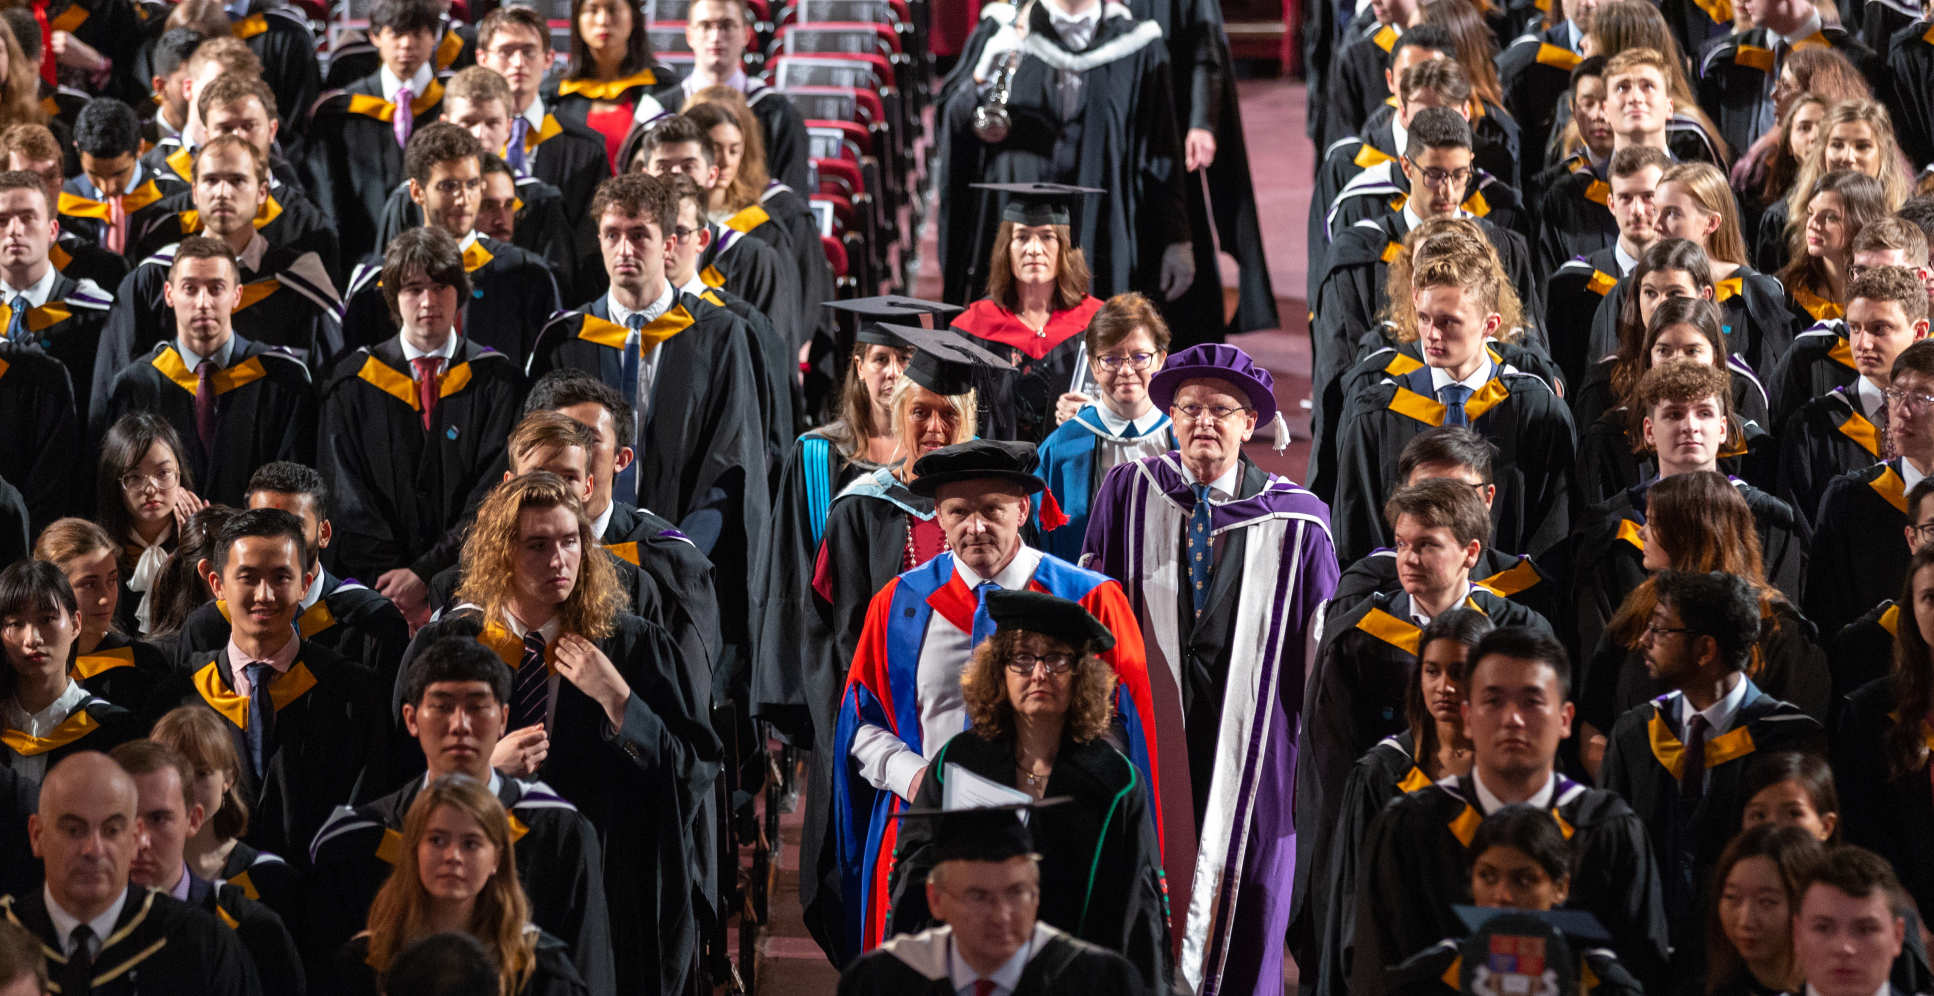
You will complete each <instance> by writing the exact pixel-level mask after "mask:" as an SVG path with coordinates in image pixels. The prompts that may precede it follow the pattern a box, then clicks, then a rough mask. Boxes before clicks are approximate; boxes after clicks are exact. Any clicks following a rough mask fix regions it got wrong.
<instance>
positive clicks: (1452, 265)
mask: <svg viewBox="0 0 1934 996" xmlns="http://www.w3.org/2000/svg"><path fill="white" fill-rule="evenodd" d="M1452 285H1455V286H1459V287H1469V288H1472V289H1474V290H1477V291H1478V292H1479V294H1480V295H1481V296H1484V297H1493V298H1495V299H1496V304H1495V305H1493V308H1492V310H1494V311H1496V312H1497V313H1498V316H1499V317H1500V318H1502V319H1503V321H1501V322H1499V323H1498V330H1497V334H1496V335H1495V336H1494V337H1493V338H1495V339H1497V340H1498V341H1499V342H1516V341H1517V340H1518V338H1519V337H1520V336H1521V335H1523V333H1524V304H1523V303H1522V302H1521V301H1519V299H1518V292H1517V291H1516V290H1514V289H1513V288H1512V287H1511V275H1510V274H1508V273H1506V272H1504V264H1503V263H1501V262H1499V261H1498V254H1497V248H1496V247H1495V246H1493V245H1491V240H1490V239H1489V238H1487V237H1486V236H1485V234H1484V229H1482V228H1480V227H1478V224H1477V222H1474V221H1472V220H1470V219H1468V218H1437V219H1434V220H1431V221H1426V222H1424V223H1423V224H1421V225H1418V226H1417V227H1416V228H1413V229H1411V230H1410V233H1409V234H1408V235H1405V236H1404V240H1403V246H1402V248H1401V249H1400V250H1399V251H1398V253H1397V256H1396V258H1395V259H1393V260H1391V261H1390V273H1389V277H1388V279H1387V280H1386V282H1385V284H1384V297H1385V299H1386V300H1385V304H1384V310H1383V316H1382V317H1383V319H1384V320H1385V321H1387V322H1389V323H1390V325H1391V326H1392V328H1393V329H1394V335H1395V337H1396V340H1397V341H1398V342H1416V341H1417V305H1416V302H1415V301H1414V300H1413V299H1412V297H1411V295H1412V293H1414V292H1415V291H1416V289H1418V288H1421V287H1445V286H1452Z"/></svg>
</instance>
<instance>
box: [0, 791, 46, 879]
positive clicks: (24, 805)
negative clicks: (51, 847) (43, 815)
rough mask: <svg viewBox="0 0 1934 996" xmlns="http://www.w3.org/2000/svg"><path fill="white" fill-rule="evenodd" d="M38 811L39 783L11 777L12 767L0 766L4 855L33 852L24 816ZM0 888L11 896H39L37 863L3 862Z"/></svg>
mask: <svg viewBox="0 0 1934 996" xmlns="http://www.w3.org/2000/svg"><path fill="white" fill-rule="evenodd" d="M39 808H40V784H39V783H38V782H35V781H34V780H33V779H31V778H24V777H22V776H20V775H17V774H14V771H13V769H12V768H8V767H5V766H4V765H0V846H5V847H6V848H7V852H6V853H8V854H13V855H23V856H24V855H28V854H32V853H33V842H32V840H31V839H30V838H29V836H28V834H27V817H29V816H32V815H33V814H34V813H35V812H36V811H37V810H39ZM0 885H4V886H5V888H6V890H7V892H9V893H12V894H14V895H20V894H22V893H25V892H27V891H28V890H32V891H33V892H34V893H36V894H38V893H39V892H40V885H41V867H40V863H39V862H36V861H27V860H24V859H19V858H17V859H16V860H13V861H8V862H6V863H5V864H4V865H3V866H0Z"/></svg>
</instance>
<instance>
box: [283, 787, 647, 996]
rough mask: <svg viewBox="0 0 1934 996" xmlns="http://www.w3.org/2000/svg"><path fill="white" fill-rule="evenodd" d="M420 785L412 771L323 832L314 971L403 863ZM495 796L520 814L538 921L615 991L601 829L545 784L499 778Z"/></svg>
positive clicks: (520, 870) (583, 970)
mask: <svg viewBox="0 0 1934 996" xmlns="http://www.w3.org/2000/svg"><path fill="white" fill-rule="evenodd" d="M422 790H423V779H421V778H413V779H411V780H410V781H409V783H408V784H405V785H404V786H403V787H402V788H400V789H397V790H396V791H394V792H391V793H390V794H388V795H385V796H383V797H381V798H378V799H375V800H372V801H371V802H368V803H366V804H364V805H361V806H357V807H355V808H350V807H348V806H344V807H341V808H338V809H337V810H336V812H335V813H334V814H333V815H332V816H331V817H330V819H329V822H328V823H326V824H324V825H323V828H322V829H321V831H319V832H318V833H317V834H316V839H315V842H314V843H313V844H311V845H310V849H309V859H310V863H311V865H312V866H313V868H314V869H315V871H314V874H312V875H311V876H310V879H309V897H308V899H309V907H308V908H309V915H308V929H307V930H306V931H305V932H304V933H305V934H306V935H307V936H306V937H305V938H304V940H303V943H304V945H305V950H306V951H307V952H308V957H309V958H310V960H311V963H312V965H313V966H314V968H315V969H321V968H323V967H325V966H326V965H327V964H328V956H329V954H330V953H331V952H333V951H335V950H336V949H337V948H339V947H341V946H342V945H343V944H344V943H345V942H347V941H348V940H349V939H350V938H351V937H353V936H355V934H356V933H357V932H358V931H360V930H362V929H363V927H364V925H365V923H366V922H367V920H368V915H369V904H370V903H371V901H373V900H374V899H375V898H376V893H377V890H379V889H381V888H382V887H383V883H384V882H385V881H386V880H388V878H389V877H390V873H391V870H392V869H393V868H394V867H395V864H396V861H397V858H398V855H397V853H396V847H397V841H398V839H399V835H400V834H401V833H402V832H403V822H404V818H405V817H406V816H407V815H408V814H409V810H410V804H411V803H412V802H415V801H416V797H417V794H418V793H419V792H421V791H422ZM496 796H497V801H498V802H501V803H503V804H504V810H505V811H506V812H508V813H509V814H510V818H511V820H512V823H511V834H512V841H513V844H514V847H513V850H514V851H515V852H516V858H517V878H518V881H519V882H520V883H522V884H523V886H524V895H525V896H526V897H527V898H528V899H529V900H530V918H531V922H532V923H535V924H537V925H538V926H539V927H542V928H544V931H545V932H546V933H548V934H551V935H554V936H556V937H557V938H558V939H559V940H560V941H561V942H562V943H563V944H564V946H565V948H566V950H567V951H568V954H569V957H570V960H571V961H572V963H573V964H575V965H576V966H577V969H578V974H579V975H580V976H582V977H583V978H585V979H586V980H588V981H590V982H592V989H593V991H595V992H608V991H610V989H611V986H612V985H613V978H612V968H611V936H610V922H609V918H608V915H607V914H606V912H605V899H604V857H603V852H602V851H601V849H600V848H599V846H598V837H597V832H596V830H594V829H593V828H592V826H591V822H590V821H589V820H587V819H585V818H584V816H583V814H581V813H579V812H578V810H577V807H576V806H573V805H571V803H570V802H568V801H566V800H564V799H563V798H560V797H559V796H558V795H557V794H556V793H555V792H552V791H551V789H550V786H548V785H545V784H544V783H543V782H532V781H522V780H519V779H516V778H510V777H506V776H499V777H498V784H497V790H496Z"/></svg>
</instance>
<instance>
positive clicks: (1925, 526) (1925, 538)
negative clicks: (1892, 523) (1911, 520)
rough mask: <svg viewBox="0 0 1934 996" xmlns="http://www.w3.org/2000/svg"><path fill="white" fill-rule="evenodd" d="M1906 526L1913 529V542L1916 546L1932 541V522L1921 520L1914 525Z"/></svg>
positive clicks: (1933, 540)
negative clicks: (1921, 521)
mask: <svg viewBox="0 0 1934 996" xmlns="http://www.w3.org/2000/svg"><path fill="white" fill-rule="evenodd" d="M1907 528H1909V529H1912V530H1913V531H1914V543H1915V545H1916V546H1920V545H1923V544H1927V543H1934V522H1923V523H1921V524H1919V525H1916V526H1908V527H1907Z"/></svg>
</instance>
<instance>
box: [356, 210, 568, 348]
mask: <svg viewBox="0 0 1934 996" xmlns="http://www.w3.org/2000/svg"><path fill="white" fill-rule="evenodd" d="M513 182H514V183H515V189H516V191H517V209H516V211H515V213H514V216H513V219H512V224H511V235H510V242H509V244H510V245H513V246H515V247H517V248H519V249H522V250H524V251H525V252H528V253H530V254H531V255H534V256H536V257H538V258H539V259H540V260H542V261H543V262H544V265H545V266H546V267H548V268H549V269H550V271H551V278H552V281H553V282H554V283H556V284H557V285H558V287H559V293H560V297H559V300H560V301H562V300H564V299H566V298H568V299H570V300H573V301H575V300H577V299H578V298H577V297H576V296H575V294H574V293H573V291H575V290H576V289H577V286H578V282H577V269H578V263H579V261H580V260H579V257H580V256H581V255H582V254H581V253H579V251H578V244H577V238H576V233H574V232H573V231H572V228H571V223H570V221H569V220H568V219H567V217H566V212H565V207H564V195H563V194H562V193H560V192H559V191H558V189H557V188H556V187H553V186H551V185H550V184H548V183H545V182H544V181H542V180H539V179H537V178H536V177H528V176H527V177H522V178H518V179H515V180H514V181H513ZM422 226H423V209H422V208H421V207H418V206H417V203H416V202H415V201H414V200H411V199H410V184H409V181H407V180H405V181H404V182H402V183H400V184H397V187H396V189H395V190H392V191H390V195H389V200H387V201H385V202H383V216H382V218H381V219H380V221H379V222H378V224H377V236H376V237H377V240H378V244H379V245H384V246H387V245H389V243H390V240H391V239H394V238H395V237H396V236H397V235H399V234H401V233H403V232H406V231H408V230H410V229H412V228H421V227H422ZM492 241H494V242H496V243H498V244H503V240H502V239H493V240H492ZM369 262H370V263H371V264H372V265H374V266H375V267H376V268H377V269H379V270H380V269H381V268H382V267H381V264H380V263H378V262H377V261H375V260H370V261H369ZM497 269H501V268H496V269H492V270H490V271H488V272H490V273H492V274H493V275H494V274H495V273H496V272H497ZM471 279H472V280H476V279H477V277H476V275H475V274H473V275H472V277H471ZM368 286H369V287H371V288H372V289H375V285H374V284H370V285H368ZM523 293H528V290H525V291H523ZM376 294H377V298H376V302H375V303H377V304H381V303H382V294H381V291H380V290H377V291H376ZM497 299H498V300H504V299H505V296H504V293H503V292H501V291H500V293H499V294H498V295H497ZM553 310H555V309H553ZM545 317H549V316H548V315H547V316H545Z"/></svg>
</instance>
